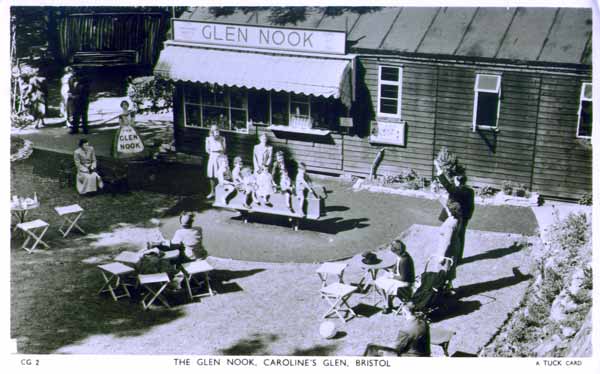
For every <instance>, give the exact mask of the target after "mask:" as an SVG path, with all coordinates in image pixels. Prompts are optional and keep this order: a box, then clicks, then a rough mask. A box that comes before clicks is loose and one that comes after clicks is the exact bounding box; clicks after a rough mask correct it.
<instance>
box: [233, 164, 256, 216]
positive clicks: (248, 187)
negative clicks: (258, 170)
mask: <svg viewBox="0 0 600 374" xmlns="http://www.w3.org/2000/svg"><path fill="white" fill-rule="evenodd" d="M240 175H241V177H242V182H241V183H240V184H239V185H238V186H237V190H238V191H239V192H241V193H243V194H244V195H245V199H244V208H246V209H250V204H251V203H252V197H253V195H254V191H255V190H256V178H255V177H254V174H252V170H250V168H249V167H244V168H242V171H241V172H240Z"/></svg>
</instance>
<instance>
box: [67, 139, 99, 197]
mask: <svg viewBox="0 0 600 374" xmlns="http://www.w3.org/2000/svg"><path fill="white" fill-rule="evenodd" d="M73 158H74V161H75V167H76V168H77V192H79V194H80V195H85V194H88V193H93V192H96V191H97V190H98V189H102V187H104V183H103V182H102V178H100V175H98V173H97V171H96V166H97V164H96V152H94V147H92V146H91V145H90V144H89V142H88V140H87V139H85V138H82V139H79V147H78V148H77V149H76V150H75V152H74V154H73Z"/></svg>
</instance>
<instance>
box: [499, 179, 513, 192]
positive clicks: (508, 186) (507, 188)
mask: <svg viewBox="0 0 600 374" xmlns="http://www.w3.org/2000/svg"><path fill="white" fill-rule="evenodd" d="M513 188H514V186H513V183H512V182H511V181H503V182H502V192H504V194H505V195H512V194H513Z"/></svg>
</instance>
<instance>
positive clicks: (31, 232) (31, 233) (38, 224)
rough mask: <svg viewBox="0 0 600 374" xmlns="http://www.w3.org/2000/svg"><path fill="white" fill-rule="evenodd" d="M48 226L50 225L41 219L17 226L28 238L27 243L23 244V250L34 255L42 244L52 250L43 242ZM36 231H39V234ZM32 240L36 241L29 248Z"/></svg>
mask: <svg viewBox="0 0 600 374" xmlns="http://www.w3.org/2000/svg"><path fill="white" fill-rule="evenodd" d="M48 226H49V225H48V223H47V222H45V221H42V220H41V219H36V220H35V221H29V222H22V223H19V224H17V226H16V227H18V228H20V229H21V230H23V232H24V233H25V236H26V237H27V238H26V239H25V241H24V242H23V245H22V246H21V248H23V249H24V250H26V251H27V252H28V253H32V252H33V251H34V250H35V247H37V245H38V244H41V245H43V246H44V247H46V248H50V246H49V245H48V244H46V243H45V242H44V241H43V240H42V238H43V237H44V234H46V231H47V230H48ZM36 230H37V232H36ZM32 239H33V240H34V242H33V245H32V246H31V247H29V248H28V247H27V243H29V241H30V240H32Z"/></svg>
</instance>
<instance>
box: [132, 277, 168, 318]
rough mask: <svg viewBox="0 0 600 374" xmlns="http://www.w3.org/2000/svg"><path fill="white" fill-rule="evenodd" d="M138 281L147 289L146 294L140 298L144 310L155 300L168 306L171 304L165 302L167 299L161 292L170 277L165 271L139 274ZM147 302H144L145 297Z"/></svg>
mask: <svg viewBox="0 0 600 374" xmlns="http://www.w3.org/2000/svg"><path fill="white" fill-rule="evenodd" d="M138 281H139V283H140V285H141V286H144V288H145V289H146V290H147V291H148V293H147V294H146V296H144V298H143V299H142V306H143V307H144V310H146V309H148V308H150V305H152V304H153V303H154V302H155V301H156V300H158V301H160V302H161V303H162V304H163V305H164V306H166V307H167V308H170V307H171V306H170V305H169V303H168V302H167V299H165V297H164V296H163V295H161V294H162V292H163V291H164V290H165V288H167V286H168V285H169V282H170V279H169V276H168V275H167V273H156V274H139V275H138ZM148 298H149V299H150V300H148V302H146V300H147V299H148Z"/></svg>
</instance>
